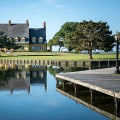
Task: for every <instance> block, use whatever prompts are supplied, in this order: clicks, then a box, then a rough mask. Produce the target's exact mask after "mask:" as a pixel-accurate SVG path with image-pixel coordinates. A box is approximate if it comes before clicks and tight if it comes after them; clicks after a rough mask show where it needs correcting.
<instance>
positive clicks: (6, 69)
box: [0, 64, 47, 94]
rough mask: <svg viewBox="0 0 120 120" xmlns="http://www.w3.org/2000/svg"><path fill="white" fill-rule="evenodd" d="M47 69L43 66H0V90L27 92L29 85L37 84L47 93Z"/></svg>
mask: <svg viewBox="0 0 120 120" xmlns="http://www.w3.org/2000/svg"><path fill="white" fill-rule="evenodd" d="M46 76H47V69H46V67H45V66H36V65H33V66H32V65H31V66H29V65H11V64H0V90H10V93H11V94H13V91H15V90H27V91H28V94H29V93H30V85H32V84H39V85H42V86H44V89H45V91H47V77H46Z"/></svg>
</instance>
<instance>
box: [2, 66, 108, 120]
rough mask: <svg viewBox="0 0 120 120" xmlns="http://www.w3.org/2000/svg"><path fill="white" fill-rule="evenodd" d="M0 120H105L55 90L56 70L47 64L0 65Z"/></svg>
mask: <svg viewBox="0 0 120 120" xmlns="http://www.w3.org/2000/svg"><path fill="white" fill-rule="evenodd" d="M0 68H1V70H0V120H40V119H41V120H108V119H109V118H108V117H105V116H104V115H102V114H100V113H98V112H96V111H94V110H92V109H90V108H88V107H86V106H85V105H83V104H80V103H78V102H77V101H75V100H73V99H71V98H69V97H67V96H66V95H64V94H62V93H60V92H58V91H57V81H56V78H55V77H54V75H55V73H56V72H61V71H63V70H64V69H63V68H60V69H59V68H56V67H54V68H53V67H48V68H47V67H46V66H28V65H26V66H24V65H19V66H16V65H1V66H0Z"/></svg>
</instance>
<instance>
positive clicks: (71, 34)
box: [52, 21, 114, 59]
mask: <svg viewBox="0 0 120 120" xmlns="http://www.w3.org/2000/svg"><path fill="white" fill-rule="evenodd" d="M60 39H62V41H60ZM52 40H53V44H54V45H59V47H60V48H61V47H63V46H64V47H66V48H68V50H69V51H70V50H73V49H74V50H76V51H77V52H79V51H81V50H87V51H88V53H89V56H90V59H93V57H92V50H95V49H99V50H104V51H110V50H111V49H112V48H113V42H114V38H113V36H112V31H110V30H109V26H108V25H107V22H102V21H99V22H93V21H83V22H66V23H65V24H63V25H62V27H61V29H60V30H59V31H58V32H57V33H56V34H55V36H54V37H53V39H52ZM60 48H59V50H60Z"/></svg>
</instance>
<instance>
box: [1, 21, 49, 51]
mask: <svg viewBox="0 0 120 120" xmlns="http://www.w3.org/2000/svg"><path fill="white" fill-rule="evenodd" d="M0 31H3V32H4V33H5V34H6V35H7V36H8V37H10V38H14V39H15V41H16V43H17V44H19V45H20V46H21V48H20V49H19V50H17V51H47V40H46V22H44V23H43V28H29V21H28V20H26V23H17V24H15V23H11V20H9V22H8V23H7V24H0Z"/></svg>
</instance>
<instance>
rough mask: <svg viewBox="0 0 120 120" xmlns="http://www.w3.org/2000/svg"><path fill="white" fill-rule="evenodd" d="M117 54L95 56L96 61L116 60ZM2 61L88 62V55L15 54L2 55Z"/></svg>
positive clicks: (56, 53) (54, 53) (58, 53)
mask: <svg viewBox="0 0 120 120" xmlns="http://www.w3.org/2000/svg"><path fill="white" fill-rule="evenodd" d="M115 57H116V56H115V54H93V58H94V59H115ZM0 59H14V60H15V59H24V60H26V59H29V60H35V59H40V60H68V61H69V60H87V59H89V55H88V54H75V53H60V52H13V53H10V54H4V53H1V58H0Z"/></svg>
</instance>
